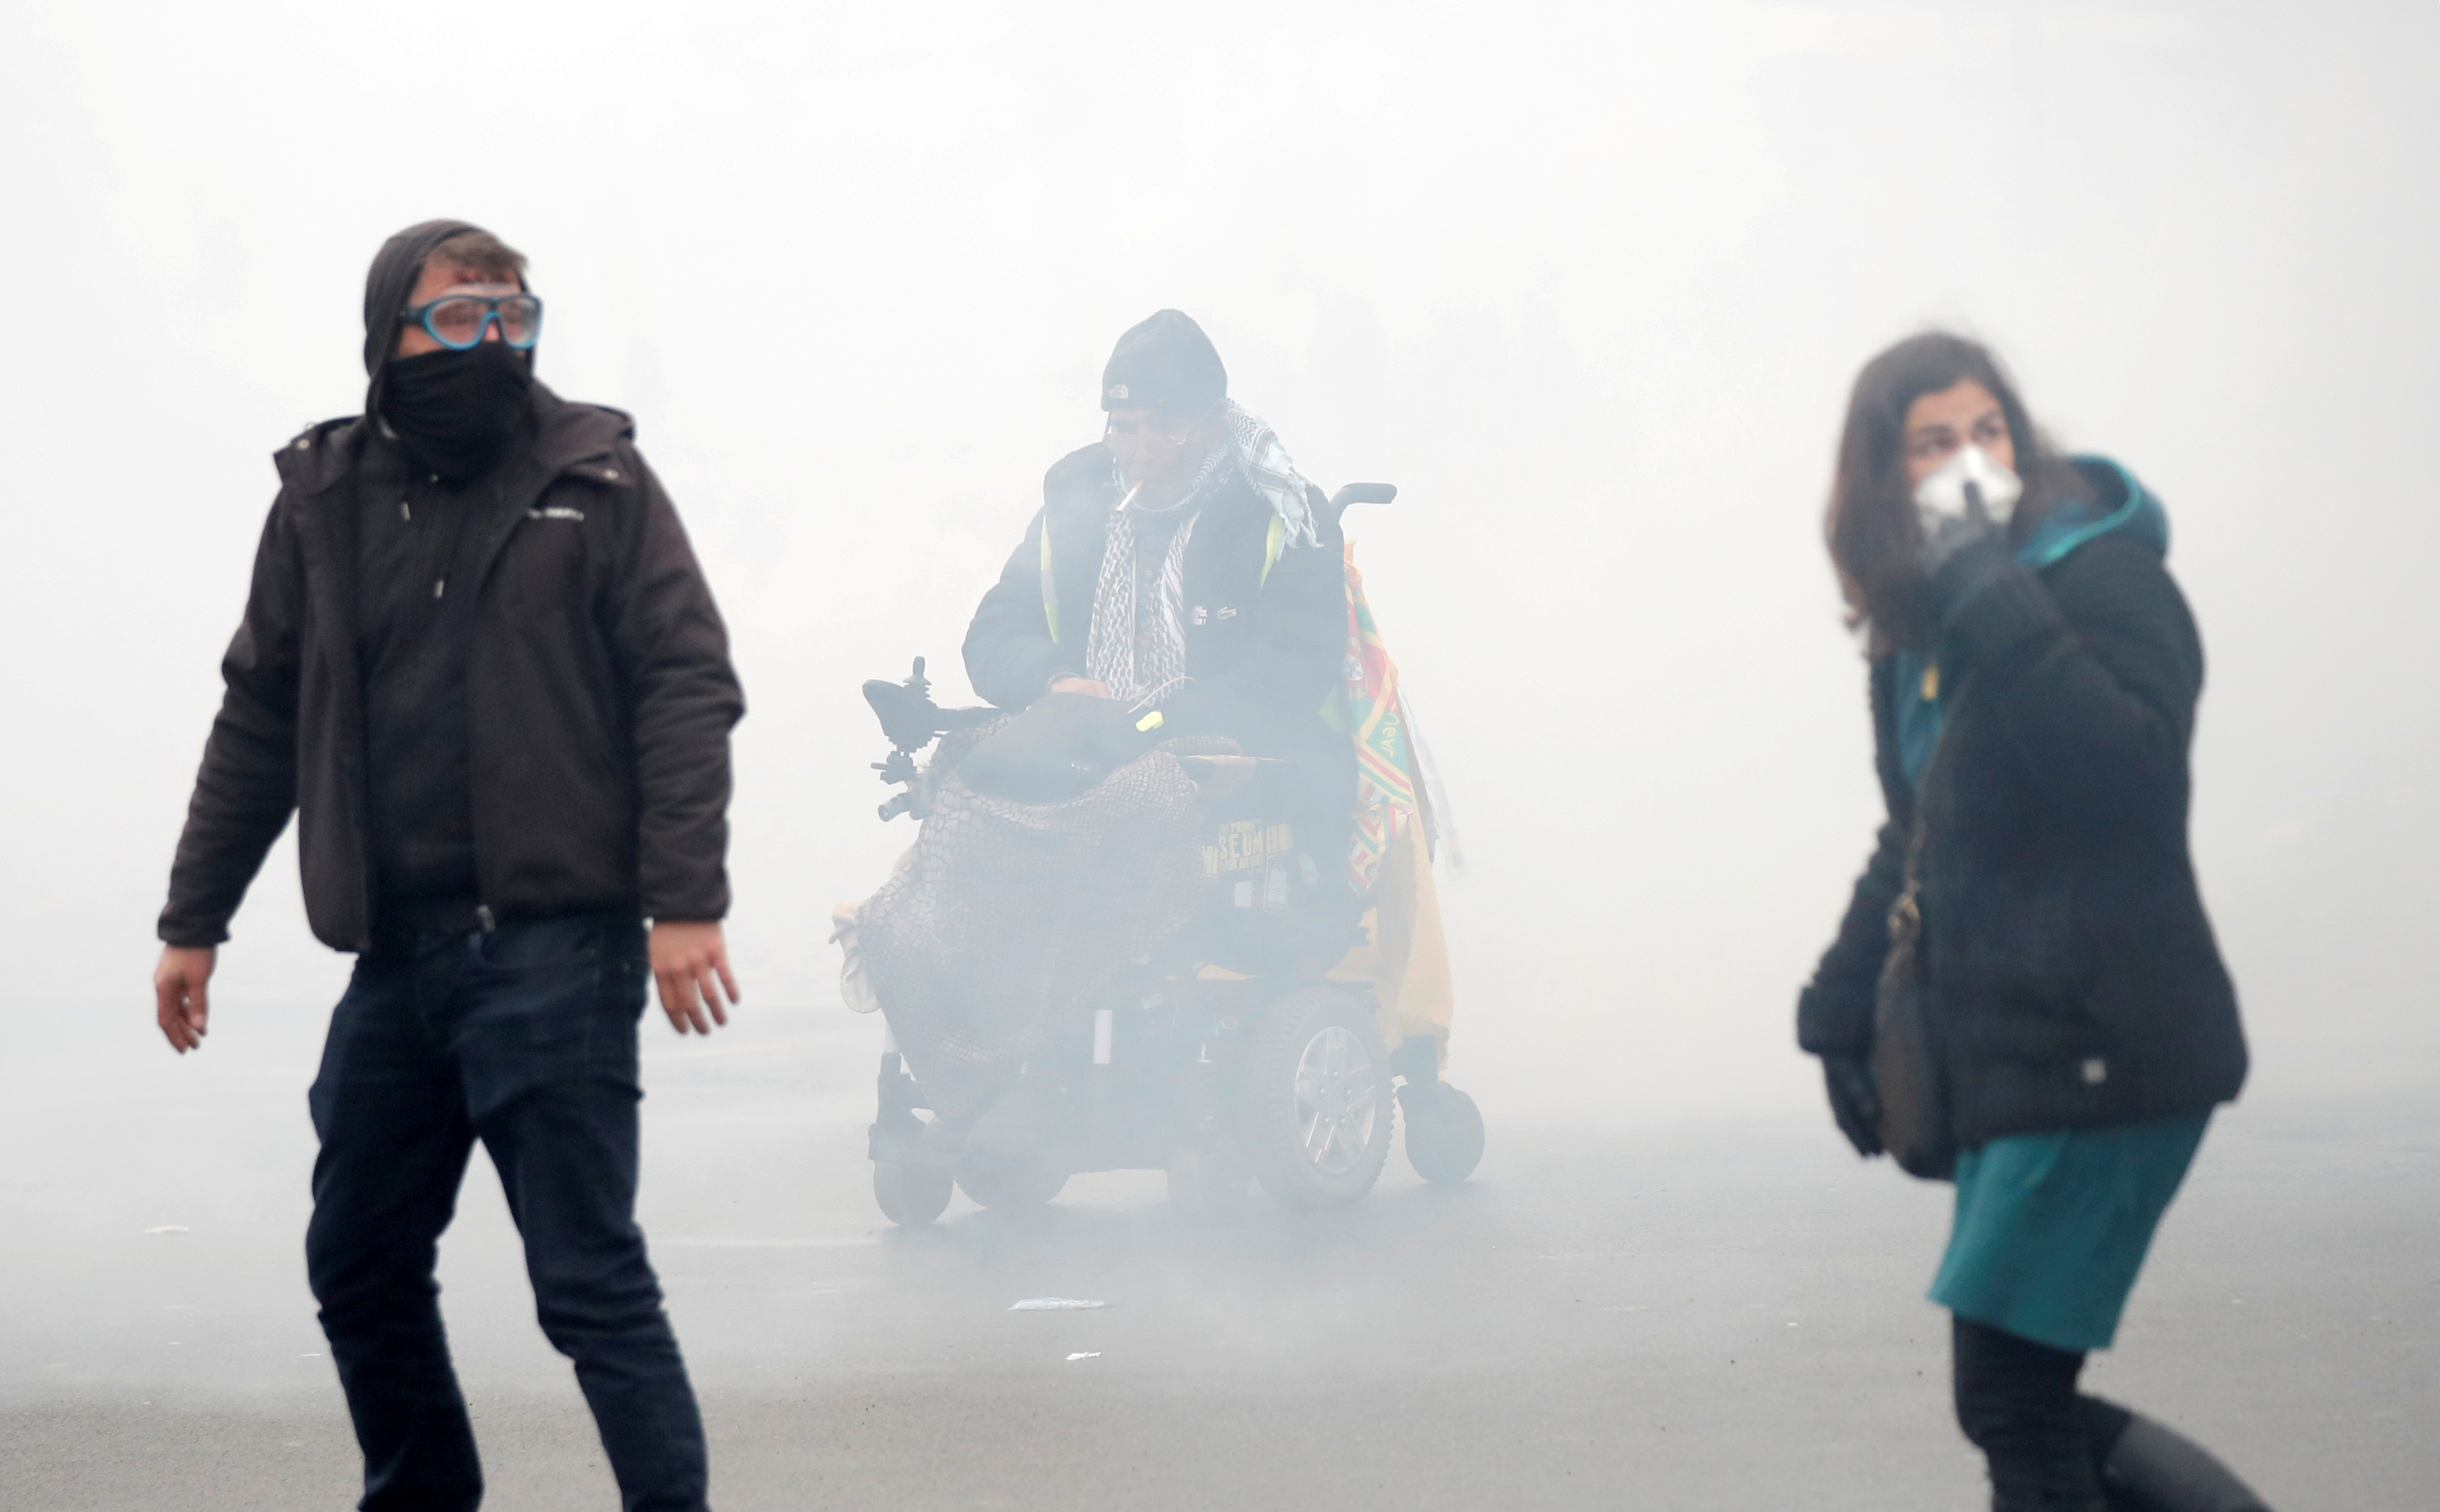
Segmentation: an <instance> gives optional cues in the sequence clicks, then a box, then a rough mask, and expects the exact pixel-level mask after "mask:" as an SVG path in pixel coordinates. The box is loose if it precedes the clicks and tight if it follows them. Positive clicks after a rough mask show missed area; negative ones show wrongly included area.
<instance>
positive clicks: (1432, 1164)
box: [1398, 1081, 1482, 1183]
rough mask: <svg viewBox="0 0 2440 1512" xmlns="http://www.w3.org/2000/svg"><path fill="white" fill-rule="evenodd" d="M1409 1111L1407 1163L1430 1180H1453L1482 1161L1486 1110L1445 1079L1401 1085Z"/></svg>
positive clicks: (1402, 1100) (1402, 1102)
mask: <svg viewBox="0 0 2440 1512" xmlns="http://www.w3.org/2000/svg"><path fill="white" fill-rule="evenodd" d="M1398 1105H1399V1107H1400V1108H1402V1109H1404V1110H1405V1111H1406V1114H1407V1163H1408V1165H1412V1166H1414V1168H1415V1174H1416V1175H1418V1176H1420V1177H1422V1178H1423V1179H1424V1180H1426V1181H1427V1182H1439V1183H1457V1182H1462V1181H1464V1180H1465V1179H1466V1178H1467V1177H1469V1176H1471V1175H1473V1174H1474V1168H1475V1166H1476V1165H1480V1164H1481V1162H1482V1110H1481V1109H1480V1108H1477V1107H1476V1106H1475V1105H1474V1099H1473V1098H1471V1097H1469V1096H1467V1095H1466V1094H1463V1093H1462V1092H1460V1091H1458V1090H1457V1089H1456V1088H1455V1087H1452V1086H1450V1085H1449V1084H1448V1083H1447V1082H1445V1081H1425V1082H1413V1081H1410V1082H1408V1083H1407V1084H1406V1085H1405V1086H1403V1087H1401V1088H1399V1089H1398Z"/></svg>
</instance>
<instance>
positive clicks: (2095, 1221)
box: [1931, 1113, 2211, 1350]
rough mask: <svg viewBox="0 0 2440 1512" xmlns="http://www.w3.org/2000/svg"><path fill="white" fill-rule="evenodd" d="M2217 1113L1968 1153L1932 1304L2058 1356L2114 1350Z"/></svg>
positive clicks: (2017, 1140) (2016, 1138) (2054, 1135)
mask: <svg viewBox="0 0 2440 1512" xmlns="http://www.w3.org/2000/svg"><path fill="white" fill-rule="evenodd" d="M2210 1121H2211V1115H2210V1114H2209V1113H2197V1114H2195V1115H2193V1116H2191V1117H2185V1118H2164V1119H2162V1120H2159V1121H2158V1122H2155V1123H2148V1124H2123V1125H2119V1126H2117V1127H2115V1128H2109V1129H2064V1130H2054V1131H2052V1132H2049V1133H2041V1134H2017V1135H2013V1136H2011V1137H2009V1138H2007V1139H1995V1140H1993V1141H1991V1142H1990V1143H1989V1144H1987V1145H1984V1146H1982V1147H1981V1148H1979V1149H1970V1150H1966V1151H1965V1152H1964V1153H1963V1154H1961V1155H1959V1156H1958V1158H1957V1225H1956V1227H1955V1228H1954V1229H1953V1230H1951V1231H1950V1234H1949V1236H1948V1254H1947V1255H1946V1256H1945V1257H1943V1258H1942V1260H1941V1262H1940V1274H1939V1275H1938V1276H1936V1277H1934V1278H1933V1280H1932V1283H1931V1300H1932V1301H1934V1302H1937V1303H1939V1304H1940V1305H1941V1306H1942V1307H1947V1308H1948V1309H1949V1310H1950V1311H1952V1312H1954V1313H1957V1314H1958V1315H1959V1316H1961V1317H1965V1318H1971V1319H1973V1320H1974V1321H1975V1322H1977V1323H1983V1324H1988V1325H1991V1326H1992V1327H1994V1328H2004V1329H2006V1330H2007V1331H2008V1332H2010V1333H2012V1334H2015V1335H2017V1336H2018V1338H2021V1339H2031V1340H2033V1341H2034V1342H2035V1343H2045V1344H2049V1345H2050V1346H2051V1347H2053V1348H2054V1349H2072V1350H2089V1349H2107V1348H2108V1347H2109V1342H2110V1341H2111V1340H2112V1339H2114V1338H2115V1337H2117V1334H2118V1315H2119V1314H2120V1313H2121V1312H2122V1311H2124V1310H2125V1309H2126V1293H2127V1292H2128V1291H2130V1290H2133V1289H2134V1286H2135V1272H2138V1271H2140V1270H2142V1269H2143V1268H2144V1252H2145V1251H2147V1250H2149V1249H2150V1248H2151V1245H2152V1231H2153V1230H2154V1229H2155V1228H2157V1227H2159V1225H2160V1222H2161V1214H2162V1212H2163V1211H2165V1210H2166V1209H2167V1207H2168V1205H2169V1199H2170V1198H2172V1197H2175V1196H2176V1195H2177V1192H2178V1183H2180V1182H2182V1181H2184V1180H2185V1176H2186V1167H2187V1166H2188V1165H2192V1164H2194V1158H2195V1147H2197V1146H2198V1145H2200V1144H2201V1143H2202V1138H2203V1126H2204V1125H2205V1124H2207V1123H2209V1122H2210Z"/></svg>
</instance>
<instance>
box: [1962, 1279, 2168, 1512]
mask: <svg viewBox="0 0 2440 1512" xmlns="http://www.w3.org/2000/svg"><path fill="white" fill-rule="evenodd" d="M1949 1338H1950V1344H1951V1347H1952V1358H1953V1361H1954V1364H1955V1370H1956V1378H1955V1384H1956V1388H1957V1422H1958V1426H1959V1427H1961V1428H1963V1429H1964V1430H1965V1436H1966V1437H1967V1438H1968V1439H1970V1440H1971V1441H1972V1442H1973V1444H1974V1447H1975V1448H1976V1449H1979V1450H1982V1454H1983V1457H1984V1458H1985V1459H1986V1460H1988V1461H1989V1462H1990V1466H1991V1505H1992V1506H1993V1508H1995V1509H1996V1512H2053V1509H2056V1512H2091V1509H2093V1508H2096V1507H2104V1506H2112V1505H2114V1504H2116V1503H2112V1502H2110V1501H2108V1500H2106V1499H2105V1496H2104V1492H2103V1483H2102V1477H2101V1467H2102V1466H2104V1465H2105V1464H2108V1461H2109V1456H2110V1451H2111V1450H2113V1449H2115V1448H2116V1447H2117V1443H2118V1437H2119V1435H2120V1434H2121V1433H2123V1432H2126V1424H2127V1421H2128V1417H2129V1414H2128V1413H2127V1411H2126V1409H2125V1408H2123V1407H2120V1406H2118V1405H2116V1404H2115V1403H2112V1402H2107V1401H2104V1400H2102V1399H2101V1398H2100V1397H2098V1396H2084V1395H2083V1394H2081V1393H2079V1392H2078V1391H2077V1390H2076V1389H2075V1383H2076V1378H2077V1377H2078V1376H2080V1375H2082V1374H2083V1372H2084V1356H2083V1354H2082V1353H2081V1352H2078V1351H2074V1350H2068V1349H2054V1348H2052V1347H2051V1346H2050V1345H2048V1344H2043V1343H2035V1342H2034V1341H2033V1340H2031V1339H2023V1338H2019V1337H2018V1336H2017V1335H2015V1334H2012V1333H2009V1332H2007V1331H2006V1330H2005V1329H2000V1328H1994V1327H1992V1326H1991V1325H1989V1324H1984V1323H1976V1322H1975V1321H1974V1320H1973V1319H1971V1318H1954V1319H1953V1321H1952V1324H1951V1326H1950V1334H1949Z"/></svg>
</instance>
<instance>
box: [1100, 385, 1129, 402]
mask: <svg viewBox="0 0 2440 1512" xmlns="http://www.w3.org/2000/svg"><path fill="white" fill-rule="evenodd" d="M1102 397H1103V399H1124V398H1126V397H1127V385H1126V384H1124V383H1112V384H1111V385H1110V389H1109V392H1108V393H1106V394H1103V396H1102Z"/></svg>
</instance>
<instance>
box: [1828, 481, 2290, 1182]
mask: <svg viewBox="0 0 2440 1512" xmlns="http://www.w3.org/2000/svg"><path fill="white" fill-rule="evenodd" d="M2077 465H2078V469H2079V471H2080V472H2082V474H2083V475H2084V478H2085V481H2086V483H2087V485H2088V486H2089V487H2090V488H2091V489H2093V490H2094V491H2095V493H2096V494H2097V495H2098V503H2099V507H2100V508H2101V509H2102V510H2104V511H2116V510H2118V509H2119V508H2120V507H2122V506H2125V505H2126V504H2127V503H2128V502H2129V501H2130V498H2132V497H2134V493H2135V491H2136V490H2139V489H2140V486H2139V485H2136V484H2134V482H2133V480H2132V479H2131V478H2129V477H2128V476H2127V475H2126V473H2125V472H2124V471H2120V470H2118V469H2116V468H2114V467H2112V466H2110V465H2108V464H2106V463H2099V462H2085V461H2082V460H2080V461H2079V462H2078V464H2077ZM2142 502H2148V501H2142ZM2154 512H2157V510H2155V511H2154ZM2164 549H2165V531H2162V534H2161V536H2160V537H2159V538H2158V539H2155V538H2153V537H2151V536H2149V535H2147V534H2146V533H2145V532H2143V531H2139V530H2124V529H2121V530H2109V531H2107V532H2105V533H2102V534H2099V535H2096V536H2094V537H2093V538H2092V539H2090V540H2087V541H2085V542H2084V543H2081V544H2079V545H2076V546H2075V547H2074V548H2073V549H2072V550H2071V551H2069V552H2068V554H2067V555H2065V556H2064V557H2062V558H2060V559H2059V560H2055V561H2054V562H2052V563H2051V564H2049V565H2047V566H2045V567H2042V568H2040V569H2039V570H2029V569H2028V568H2026V567H2024V566H2021V565H2019V564H2018V563H2017V562H2016V561H2014V560H2009V559H2008V558H2007V557H2006V556H2005V554H2004V552H2001V551H1996V550H1995V551H1993V552H1991V553H1989V554H1987V556H1986V558H1985V560H1980V561H1976V560H1970V559H1968V560H1961V561H1959V562H1957V563H1954V564H1952V565H1953V567H1955V569H1956V570H1955V571H1946V570H1945V571H1944V573H1943V575H1942V580H1941V581H1940V582H1938V583H1936V584H1935V596H1936V597H1942V596H1947V599H1949V600H1951V601H1950V603H1949V607H1948V608H1947V614H1946V618H1945V622H1944V631H1943V635H1942V640H1941V644H1940V647H1939V650H1938V667H1939V682H1940V686H1941V688H1942V689H1943V690H1944V691H1943V694H1942V706H1943V728H1942V732H1941V735H1940V739H1939V743H1938V745H1937V747H1936V748H1935V749H1934V751H1933V754H1932V756H1931V758H1930V761H1929V765H1928V766H1927V767H1926V769H1925V770H1924V771H1923V773H1922V774H1921V776H1920V780H1919V781H1918V782H1917V783H1915V784H1912V785H1910V784H1909V783H1908V781H1907V780H1906V777H1905V774H1903V773H1902V771H1901V770H1900V767H1899V759H1898V741H1897V734H1896V709H1897V703H1898V693H1899V690H1898V689H1897V688H1896V686H1895V675H1894V668H1893V663H1894V660H1895V659H1894V658H1892V657H1883V658H1881V659H1879V660H1877V661H1876V662H1875V664H1874V666H1873V668H1872V677H1871V690H1872V707H1873V726H1874V731H1875V749H1876V757H1877V763H1878V768H1879V774H1880V780H1881V792H1882V795H1883V797H1884V799H1885V800H1886V803H1887V806H1888V821H1887V823H1885V824H1883V825H1882V827H1881V829H1880V834H1879V838H1878V841H1877V844H1876V845H1875V849H1874V852H1873V856H1872V859H1871V861H1870V863H1869V864H1868V865H1867V866H1866V868H1865V871H1864V874H1863V876H1862V878H1861V879H1860V880H1859V881H1857V884H1856V889H1855V895H1854V898H1853V901H1852V902H1851V903H1850V905H1849V907H1848V910H1847V915H1846V918H1845V920H1844V921H1843V923H1842V924H1841V925H1840V927H1839V936H1838V939H1837V941H1836V942H1835V943H1833V944H1832V946H1831V947H1830V950H1829V952H1827V953H1826V954H1825V955H1824V956H1823V957H1822V959H1821V968H1820V969H1819V971H1817V972H1816V974H1815V976H1814V979H1813V981H1812V983H1811V985H1810V986H1808V987H1806V988H1805V989H1804V991H1803V995H1802V997H1801V998H1800V1000H1799V1005H1798V1009H1797V1036H1798V1040H1799V1042H1800V1043H1801V1044H1802V1045H1803V1047H1804V1048H1805V1049H1806V1050H1809V1051H1811V1052H1813V1053H1814V1054H1816V1055H1863V1054H1865V1053H1867V1052H1869V1050H1870V1049H1871V1046H1872V1041H1873V1009H1874V998H1875V985H1876V982H1877V979H1878V976H1879V972H1880V969H1881V963H1882V959H1883V957H1884V955H1885V954H1886V952H1887V951H1888V948H1889V929H1888V923H1887V919H1888V915H1889V911H1890V907H1891V904H1892V903H1893V900H1894V899H1895V898H1896V896H1897V893H1898V890H1899V886H1900V880H1901V877H1902V875H1903V872H1904V868H1905V860H1906V849H1907V845H1908V837H1909V834H1910V832H1911V827H1912V826H1913V824H1914V820H1915V813H1916V808H1917V806H1918V805H1920V806H1921V809H1922V811H1923V816H1924V822H1925V833H1926V845H1925V852H1924V861H1923V865H1922V879H1923V881H1922V898H1921V907H1922V916H1923V927H1924V934H1923V941H1924V943H1923V946H1922V952H1921V955H1920V964H1921V969H1922V971H1923V973H1924V981H1925V983H1926V985H1927V987H1928V988H1929V993H1930V1000H1929V1001H1930V1003H1931V1005H1932V1008H1933V1013H1934V1016H1935V1021H1936V1023H1938V1025H1939V1028H1940V1033H1941V1039H1942V1043H1943V1045H1944V1049H1945V1057H1946V1063H1947V1074H1948V1084H1949V1088H1950V1093H1951V1105H1952V1108H1953V1111H1954V1118H1955V1123H1956V1130H1955V1132H1956V1137H1957V1140H1958V1143H1959V1144H1960V1146H1962V1147H1974V1146H1978V1145H1981V1144H1982V1143H1984V1142H1986V1141H1989V1140H1992V1139H1996V1138H2000V1137H2002V1136H2005V1135H2009V1134H2018V1133H2026V1132H2032V1131H2036V1130H2054V1129H2069V1128H2079V1127H2086V1126H2092V1125H2106V1124H2124V1123H2134V1122H2140V1121H2144V1120H2147V1119H2153V1118H2162V1117H2168V1116H2171V1115H2175V1114H2182V1113H2194V1112H2203V1111H2206V1110H2208V1109H2210V1108H2211V1107H2213V1106H2214V1105H2216V1104H2218V1103H2221V1102H2225V1101H2228V1100H2229V1099H2231V1098H2233V1097H2234V1096H2235V1095H2236V1094H2237V1090H2238V1088H2239V1086H2240V1085H2241V1084H2242V1083H2243V1081H2244V1079H2245V1072H2246V1049H2245V1040H2244V1036H2243V1033H2242V1031H2241V1029H2240V1027H2239V1025H2238V1023H2237V1011H2236V996H2235V992H2234V988H2233V987H2232V986H2231V985H2230V982H2229V977H2228V973H2227V970H2226V969H2224V968H2223V966H2222V965H2221V962H2220V956H2219V951H2218V947H2217V945H2216V943H2215V942H2214V940H2213V937H2212V931H2211V925H2210V923H2209V921H2208V920H2207V919H2206V918H2205V917H2204V915H2203V906H2202V900H2201V898H2200V896H2199V895H2198V892H2197V889H2196V885H2195V874H2194V865H2193V862H2192V860H2191V858H2190V856H2189V853H2188V847H2187V839H2186V814H2187V805H2188V792H2189V778H2188V769H2187V750H2188V746H2189V744H2190V742H2191V739H2192V737H2193V733H2194V719H2195V703H2196V700H2197V698H2198V695H2199V694H2200V692H2201V689H2202V679H2203V656H2202V646H2201V642H2200V640H2199V639H2198V636H2197V633H2196V631H2195V625H2194V620H2193V618H2192V616H2191V615H2190V614H2188V612H2187V609H2186V603H2185V599H2184V597H2183V596H2181V595H2180V593H2179V592H2178V588H2177V585H2176V583H2174V582H2173V581H2171V580H2170V578H2169V574H2168V571H2167V569H2166V567H2165V566H2164V565H2163V563H2162V553H2163V551H2164Z"/></svg>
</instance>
